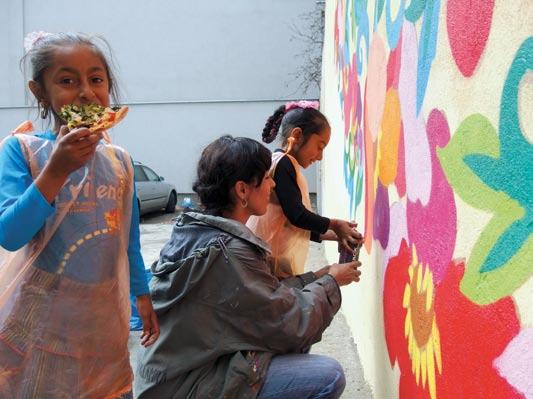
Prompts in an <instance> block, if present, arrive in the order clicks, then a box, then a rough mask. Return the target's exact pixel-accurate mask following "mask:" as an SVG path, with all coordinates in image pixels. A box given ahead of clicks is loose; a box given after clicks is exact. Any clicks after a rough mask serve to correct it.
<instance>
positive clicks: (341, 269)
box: [328, 260, 361, 286]
mask: <svg viewBox="0 0 533 399" xmlns="http://www.w3.org/2000/svg"><path fill="white" fill-rule="evenodd" d="M360 266H361V262H359V261H357V260H354V261H353V262H349V263H341V264H334V265H331V266H330V267H329V271H328V273H329V274H331V276H333V278H334V279H335V280H336V281H337V284H339V285H340V286H343V285H348V284H350V283H351V282H353V281H356V282H357V281H359V278H360V276H361V271H359V270H358V269H357V268H358V267H360Z"/></svg>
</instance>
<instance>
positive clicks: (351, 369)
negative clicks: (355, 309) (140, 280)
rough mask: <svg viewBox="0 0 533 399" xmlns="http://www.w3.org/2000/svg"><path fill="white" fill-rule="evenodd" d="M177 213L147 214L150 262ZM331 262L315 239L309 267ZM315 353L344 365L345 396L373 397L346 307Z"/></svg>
mask: <svg viewBox="0 0 533 399" xmlns="http://www.w3.org/2000/svg"><path fill="white" fill-rule="evenodd" d="M175 216H177V214H175V215H168V214H162V213H156V214H149V215H146V216H145V217H143V220H142V223H141V225H140V228H141V247H142V253H143V257H144V261H145V263H146V265H150V264H151V263H152V262H153V261H155V260H157V258H158V257H159V251H160V250H161V248H162V247H163V245H164V244H165V242H166V241H167V240H168V238H169V237H170V232H171V231H172V226H173V222H172V218H174V217H175ZM326 263H327V261H326V258H325V256H324V249H323V246H322V245H321V244H317V243H311V248H310V252H309V256H308V260H307V263H306V270H317V269H319V268H321V267H322V266H324V265H325V264H326ZM138 336H139V334H138V333H137V332H132V334H131V335H130V353H131V361H132V363H133V362H135V358H136V348H137V345H138ZM311 352H312V353H315V354H320V355H326V356H330V357H333V358H335V359H337V360H338V361H339V363H340V364H341V365H342V366H343V368H344V372H345V375H346V389H345V391H344V394H343V395H342V398H343V399H356V398H357V399H359V398H362V399H369V398H372V393H371V390H370V388H369V386H368V384H367V383H366V381H365V380H364V376H363V370H362V368H361V364H360V361H359V356H358V354H357V345H356V344H355V342H354V341H353V338H352V335H351V333H350V329H349V327H348V325H347V323H346V319H345V317H344V315H343V314H342V310H341V311H340V312H339V313H338V314H337V315H336V316H335V318H334V320H333V322H332V323H331V325H330V326H329V328H328V329H327V330H326V331H325V332H324V335H323V338H322V341H321V342H319V343H317V344H315V345H313V347H312V349H311Z"/></svg>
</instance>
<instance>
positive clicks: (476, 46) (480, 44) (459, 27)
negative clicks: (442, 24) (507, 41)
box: [446, 0, 494, 77]
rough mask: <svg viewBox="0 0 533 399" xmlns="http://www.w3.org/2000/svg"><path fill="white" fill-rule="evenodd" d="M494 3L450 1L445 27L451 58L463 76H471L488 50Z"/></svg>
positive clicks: (479, 0) (490, 0)
mask: <svg viewBox="0 0 533 399" xmlns="http://www.w3.org/2000/svg"><path fill="white" fill-rule="evenodd" d="M493 10H494V0H470V1H464V0H448V4H447V7H446V27H447V29H448V40H449V42H450V48H451V50H452V55H453V58H454V60H455V63H456V64H457V67H458V68H459V70H460V71H461V73H462V74H463V75H464V76H466V77H469V76H472V74H473V73H474V71H475V69H476V66H477V64H478V62H479V59H480V57H481V54H483V51H484V50H485V45H486V44H487V39H488V38H489V32H490V26H491V24H492V12H493Z"/></svg>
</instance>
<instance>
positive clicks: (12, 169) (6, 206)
mask: <svg viewBox="0 0 533 399" xmlns="http://www.w3.org/2000/svg"><path fill="white" fill-rule="evenodd" d="M37 136H38V137H41V138H46V139H49V140H55V135H54V134H53V133H52V132H50V131H48V132H45V133H41V134H37ZM54 212H55V207H54V206H53V205H51V204H50V203H48V201H46V199H45V198H44V197H43V195H42V194H41V192H40V191H39V189H38V188H37V187H36V186H35V183H34V182H33V178H32V176H31V173H30V170H29V168H28V165H27V163H26V160H25V158H24V155H23V154H22V150H21V148H20V144H19V142H18V140H17V139H16V137H11V138H8V139H7V140H5V141H4V143H3V146H2V147H1V148H0V246H2V247H3V248H5V249H7V250H9V251H15V250H17V249H19V248H21V247H23V246H24V245H26V244H27V243H28V242H29V241H31V239H32V238H33V237H34V236H35V234H37V232H39V230H40V229H41V228H42V227H43V226H44V224H45V222H46V219H47V218H48V217H50V216H51V215H52V214H54ZM128 260H129V265H130V291H131V293H132V294H133V295H135V296H139V295H144V294H147V293H149V289H148V283H147V280H146V274H145V270H144V260H143V258H142V254H141V244H140V231H139V208H138V203H137V195H136V193H135V191H134V193H133V204H132V212H131V226H130V234H129V244H128Z"/></svg>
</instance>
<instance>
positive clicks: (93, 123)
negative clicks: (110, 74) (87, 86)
mask: <svg viewBox="0 0 533 399" xmlns="http://www.w3.org/2000/svg"><path fill="white" fill-rule="evenodd" d="M127 113H128V107H125V106H124V107H102V106H101V105H98V104H81V105H74V104H71V105H65V106H63V107H62V108H61V111H60V114H59V115H60V116H61V118H62V119H63V120H64V121H65V122H67V126H68V128H69V129H74V128H76V127H82V126H83V127H87V128H88V129H89V130H90V131H91V132H95V131H97V130H107V129H110V128H112V127H113V126H115V125H116V124H117V123H119V122H120V121H121V120H122V119H124V117H125V116H126V114H127Z"/></svg>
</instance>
